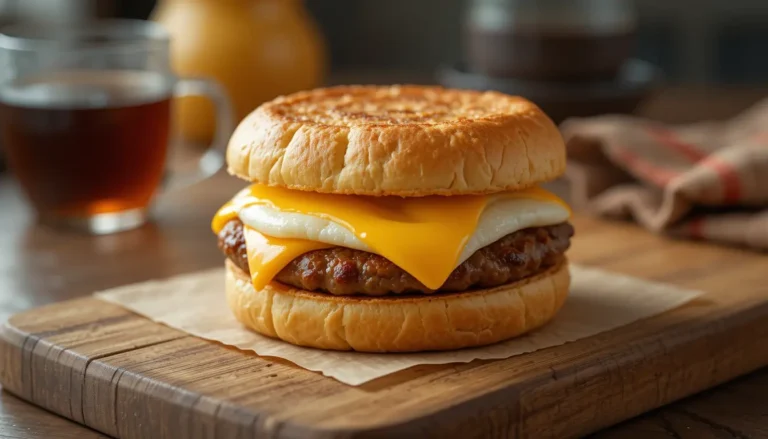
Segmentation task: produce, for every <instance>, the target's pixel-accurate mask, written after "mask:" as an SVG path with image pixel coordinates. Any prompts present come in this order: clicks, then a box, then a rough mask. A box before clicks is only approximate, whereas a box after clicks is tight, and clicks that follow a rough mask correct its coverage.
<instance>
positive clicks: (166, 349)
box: [0, 217, 768, 438]
mask: <svg viewBox="0 0 768 439" xmlns="http://www.w3.org/2000/svg"><path fill="white" fill-rule="evenodd" d="M574 224H575V226H576V228H577V230H579V234H578V235H577V237H576V238H575V240H574V246H573V248H572V250H571V251H570V252H569V254H570V257H571V258H572V259H573V260H574V261H576V262H579V263H582V264H585V265H590V266H600V267H603V268H606V269H609V270H613V271H617V272H621V273H626V274H630V275H635V276H640V277H643V278H649V279H654V280H660V281H664V282H669V283H673V284H677V285H681V286H684V287H689V288H698V289H702V290H704V291H706V292H707V294H706V295H705V296H703V297H702V298H700V299H696V300H695V301H693V302H691V303H690V304H688V305H685V306H683V307H681V308H678V309H677V310H673V311H671V312H667V313H665V314H662V315H659V316H656V317H653V318H650V319H646V320H643V321H641V322H637V323H635V324H632V325H629V326H626V327H624V328H620V329H618V330H615V331H611V332H608V333H604V334H600V335H598V336H595V337H590V338H587V339H584V340H580V341H577V342H574V343H569V344H566V345H563V346H559V347H555V348H550V349H546V350H543V351H539V352H535V353H533V354H527V355H522V356H518V357H513V358H510V359H507V360H500V361H484V362H473V363H469V364H460V365H442V366H429V367H416V368H413V369H410V370H407V371H404V372H401V373H398V374H394V375H392V376H389V377H385V378H382V379H380V380H376V381H374V382H372V383H370V384H368V385H364V386H361V387H357V388H356V387H349V386H346V385H343V384H340V383H338V382H336V381H334V380H332V379H329V378H325V377H323V376H321V375H319V374H316V373H312V372H308V371H305V370H303V369H300V368H298V367H295V366H292V365H290V364H286V363H282V362H278V361H274V360H272V359H265V358H260V357H258V356H255V355H252V354H248V353H245V352H241V351H238V350H236V349H230V348H226V347H224V346H221V345H219V344H216V343H211V342H206V341H203V340H200V339H196V338H194V337H189V336H186V335H185V334H183V333H181V332H179V331H176V330H173V329H170V328H167V327H165V326H163V325H159V324H156V323H154V322H151V321H149V320H146V319H144V318H142V317H139V316H137V315H135V314H132V313H130V312H128V311H125V310H123V309H121V308H119V307H117V306H114V305H110V304H106V303H103V302H100V301H98V300H96V299H92V298H84V299H78V300H75V301H71V302H63V303H58V304H54V305H49V306H47V307H44V308H40V309H36V310H32V311H27V312H25V313H22V314H20V315H18V316H15V317H12V318H11V319H10V321H9V324H8V326H6V328H5V331H4V333H3V340H4V342H3V344H2V345H1V346H2V347H1V348H0V358H3V360H2V361H3V367H2V374H1V375H0V378H1V381H2V383H3V385H4V386H5V387H6V389H7V390H10V391H11V392H13V393H15V394H17V395H20V396H21V397H23V398H24V399H28V400H30V401H32V402H34V403H35V404H38V405H41V406H43V407H45V408H47V409H49V410H51V411H53V412H54V413H58V414H60V415H62V416H65V417H67V418H69V419H73V420H75V421H77V422H79V423H82V424H85V425H88V426H89V427H92V428H94V429H96V430H99V431H101V432H104V433H106V434H109V435H112V436H117V437H121V438H141V437H168V438H170V437H213V436H217V437H218V436H221V437H231V436H237V437H261V435H265V436H270V437H345V436H347V435H357V434H362V433H365V434H366V435H367V436H375V437H393V436H401V435H404V436H417V435H418V436H422V435H423V436H430V437H445V436H446V435H448V434H453V435H459V436H461V437H569V436H577V435H583V434H586V433H590V432H593V431H595V430H597V429H600V428H603V427H606V426H609V425H612V424H615V423H617V422H619V421H622V420H624V419H627V418H630V417H633V416H636V415H638V414H641V413H643V412H645V411H648V410H650V409H653V408H655V407H658V406H660V405H663V404H666V403H669V402H671V401H674V400H677V399H679V398H682V397H684V396H687V395H690V394H692V393H694V392H697V391H700V390H703V389H706V388H708V387H711V386H714V385H717V384H719V383H721V382H724V381H726V380H729V379H731V378H733V377H735V376H738V375H741V374H744V373H747V372H750V371H752V370H754V369H756V368H758V367H760V366H763V365H765V364H768V349H764V348H765V343H764V342H763V340H765V339H766V338H767V337H768V285H767V284H766V283H765V273H764V269H765V267H768V257H767V256H764V255H758V254H754V253H749V252H745V251H740V250H734V249H726V248H720V247H715V246H709V245H703V244H697V243H690V242H679V241H669V240H664V239H662V238H658V237H653V236H650V235H648V234H647V233H646V232H644V231H641V230H640V229H638V228H636V227H635V226H633V225H628V224H613V223H606V222H603V221H599V220H595V219H589V218H582V217H576V218H575V219H574ZM715 267H717V269H713V268H715Z"/></svg>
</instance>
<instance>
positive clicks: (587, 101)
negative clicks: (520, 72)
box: [437, 59, 662, 123]
mask: <svg viewBox="0 0 768 439" xmlns="http://www.w3.org/2000/svg"><path fill="white" fill-rule="evenodd" d="M437 78H438V82H439V83H440V84H442V85H444V86H446V87H451V88H464V89H474V90H495V91H499V92H502V93H506V94H510V95H518V96H523V97H525V98H526V99H528V100H530V101H532V102H534V103H535V104H537V105H538V106H539V107H541V109H542V110H544V112H546V113H547V114H548V115H549V117H550V118H552V120H554V121H555V123H560V122H562V121H563V120H565V119H567V118H569V117H587V116H596V115H600V114H608V113H613V114H628V113H632V112H633V111H634V110H635V108H637V106H638V105H639V104H640V102H641V101H642V100H643V99H645V98H646V97H647V96H648V95H649V94H650V93H651V92H652V91H653V90H654V88H655V87H656V86H658V84H659V82H660V81H661V79H662V74H661V72H660V70H659V69H658V68H656V67H655V66H654V65H653V64H651V63H649V62H646V61H642V60H638V59H631V60H629V61H627V62H625V63H624V64H623V65H622V66H621V68H620V69H619V70H618V73H617V74H616V76H615V78H613V79H612V80H600V81H590V82H549V81H534V80H524V79H512V78H499V77H491V76H486V75H484V74H481V73H475V72H471V71H469V70H468V69H467V68H466V67H465V66H464V65H463V64H461V63H459V64H456V65H451V66H445V67H442V68H440V69H439V70H438V72H437Z"/></svg>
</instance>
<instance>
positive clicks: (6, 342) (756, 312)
mask: <svg viewBox="0 0 768 439" xmlns="http://www.w3.org/2000/svg"><path fill="white" fill-rule="evenodd" d="M62 306H66V302H65V303H64V305H62ZM29 312H30V311H26V312H25V313H24V314H26V313H29ZM126 312H127V311H126ZM127 313H129V314H132V313H130V312H127ZM766 316H768V302H763V303H761V304H759V306H757V307H749V308H745V309H740V310H736V311H734V312H733V313H730V314H727V315H724V316H722V318H720V319H718V320H717V321H716V322H715V323H716V324H714V325H713V324H712V322H701V324H700V326H701V327H702V328H705V327H712V328H715V329H712V330H711V333H710V334H709V336H708V337H709V338H702V339H700V340H699V342H700V343H704V344H707V343H708V341H707V340H709V339H710V338H712V337H718V336H720V337H724V336H725V334H726V333H727V332H728V331H727V330H728V329H729V328H728V327H727V325H726V326H724V325H723V323H722V322H726V323H729V324H731V325H732V326H731V329H733V327H734V325H735V327H737V329H738V327H739V325H740V326H742V327H744V328H747V329H743V330H744V331H746V332H747V333H751V332H753V331H752V330H751V329H749V328H750V326H749V325H750V324H757V323H759V321H761V320H763V321H765V317H766ZM744 317H749V318H747V319H745V318H744ZM13 321H14V319H13V318H12V319H10V320H9V322H7V323H6V324H5V325H4V326H3V331H2V333H0V335H2V336H1V337H0V354H2V357H3V358H5V359H6V360H4V361H6V362H8V363H7V364H11V363H13V361H12V358H16V361H15V363H17V365H18V368H17V372H16V373H17V375H18V376H21V377H23V376H24V375H23V373H24V372H23V370H24V366H23V363H24V361H25V355H26V356H27V357H28V358H27V360H26V361H28V362H29V364H31V365H33V366H31V367H34V364H37V365H38V366H40V365H44V364H45V361H48V360H49V359H48V358H47V357H46V356H45V355H43V354H42V352H41V350H40V349H35V346H37V345H38V344H39V343H40V342H43V343H46V340H45V338H44V337H39V336H37V335H36V334H33V333H25V332H24V331H23V330H22V329H20V328H18V327H16V326H13V324H12V322H13ZM157 325H159V324H157ZM765 326H766V329H765V330H766V331H767V332H768V324H766V325H765ZM44 335H45V334H43V336H44ZM650 338H651V337H650V336H648V337H646V338H645V339H640V340H637V341H636V342H634V344H638V345H648V344H649V343H650V342H649V340H648V339H650ZM657 338H658V337H657ZM743 339H746V338H743ZM753 340H755V341H754V342H753V343H756V340H757V339H753ZM687 343H690V341H686V340H681V341H680V342H679V345H684V344H687ZM676 346H677V345H673V346H672V347H676ZM609 348H610V347H609V346H606V347H605V349H609ZM552 349H557V347H554V348H552ZM748 350H749V349H744V350H743V351H744V352H746V351H748ZM46 352H47V351H46ZM8 354H10V355H8ZM661 355H662V356H664V355H669V352H664V353H663V354H661ZM62 356H64V358H65V359H67V357H68V356H78V354H77V352H76V351H73V350H67V349H64V350H62V351H61V352H60V353H59V354H58V358H59V359H61V357H62ZM108 360H109V356H106V357H104V358H99V359H94V360H92V361H89V365H88V366H87V368H86V370H85V374H84V375H83V376H84V377H86V379H88V377H89V376H90V375H91V374H89V373H88V368H90V367H111V366H109V364H108V363H104V362H105V361H108ZM498 361H504V360H498ZM638 361H639V360H638ZM765 364H768V355H766V357H765V358H761V359H760V360H759V361H755V362H752V363H749V364H746V363H744V364H742V367H739V368H736V369H731V371H733V372H735V373H733V374H730V373H729V374H724V375H723V376H722V377H721V379H715V380H713V381H709V382H707V383H706V384H702V385H701V386H697V387H695V388H690V389H688V391H687V392H681V393H680V394H676V395H673V396H672V397H670V398H667V399H665V400H664V401H662V403H661V404H658V405H654V406H653V407H650V408H647V409H644V410H640V411H637V412H636V413H633V414H629V415H628V416H623V417H621V418H619V419H614V420H611V422H609V423H607V424H604V425H592V426H590V427H589V428H587V429H586V430H584V431H582V432H580V434H586V433H589V432H591V431H594V430H596V429H598V428H601V427H604V426H606V425H611V424H612V423H613V422H618V421H621V420H623V419H628V418H629V417H632V416H634V415H637V414H639V413H643V412H644V411H647V410H648V409H652V408H655V407H658V406H661V405H664V404H668V403H670V402H673V401H675V400H678V399H681V398H684V397H686V396H689V395H691V394H694V393H697V392H699V391H701V390H704V389H706V388H709V387H712V386H714V385H717V384H720V383H722V382H725V381H728V380H730V379H733V378H735V377H737V376H740V375H742V374H745V373H748V372H750V371H752V370H755V369H757V368H759V367H761V366H764V365H765ZM619 366H622V365H621V364H618V363H617V365H616V366H615V367H619ZM628 366H632V364H629V365H628ZM9 369H11V368H7V367H4V370H3V373H2V374H0V377H2V384H3V386H4V387H5V388H6V389H7V390H9V391H11V393H14V394H17V395H18V396H20V397H21V398H22V399H25V400H29V401H31V402H33V403H36V404H39V405H41V406H43V407H45V408H46V409H48V410H51V411H53V412H55V413H57V414H60V415H62V416H65V417H67V418H69V419H73V420H75V421H78V420H77V419H74V418H73V416H72V413H71V412H67V411H66V410H62V409H61V407H56V406H55V405H52V404H50V403H46V401H40V400H36V398H34V395H30V394H29V390H28V389H25V388H24V387H25V386H24V384H25V383H24V380H20V381H13V380H9V379H8V378H9V375H8V372H7V371H8V370H9ZM590 370H591V372H590ZM91 371H92V369H91ZM32 372H33V371H30V372H29V373H30V374H31V373H32ZM563 372H564V371H560V372H559V373H557V372H556V371H550V370H547V372H546V373H537V374H535V375H536V377H537V378H536V379H535V380H534V381H528V382H526V383H523V385H522V387H520V386H521V385H520V384H517V385H514V384H511V385H506V386H504V387H500V388H498V389H494V390H493V391H491V392H490V393H489V394H486V395H484V396H485V397H487V398H486V399H491V400H493V401H485V402H484V403H481V404H479V403H478V399H480V397H477V398H474V399H470V400H466V401H462V402H461V403H459V404H456V405H454V406H450V407H447V408H444V409H443V410H441V411H436V412H433V413H425V414H424V415H423V416H419V417H414V418H412V419H405V420H403V421H402V422H399V423H391V424H387V425H376V426H372V427H371V428H352V429H340V428H334V429H323V428H319V429H318V428H313V427H309V430H307V428H308V427H307V426H305V425H302V424H300V423H295V422H293V421H290V420H289V421H280V423H279V425H277V429H278V431H279V434H280V435H281V437H282V436H285V437H297V435H298V436H301V437H309V436H308V434H309V435H318V436H319V437H328V435H333V436H336V435H338V436H340V437H341V436H347V435H355V434H370V435H373V436H377V435H388V434H392V433H397V434H407V433H413V432H414V431H416V432H418V431H422V428H423V427H424V425H423V424H424V423H425V422H426V423H429V422H430V421H433V420H435V421H437V419H436V418H438V417H446V416H447V417H454V416H456V415H455V414H454V415H452V414H451V413H453V412H456V413H458V412H461V411H462V410H466V409H467V408H468V406H473V405H474V406H475V410H474V411H475V412H477V413H478V414H479V413H482V412H483V410H485V409H487V408H488V407H495V409H500V408H503V409H505V410H508V411H513V412H514V410H515V409H517V410H519V411H518V415H519V416H518V419H516V420H514V422H512V423H510V424H509V426H510V427H512V428H514V429H515V431H516V433H515V434H521V435H523V436H524V435H525V433H526V431H527V430H526V424H525V422H523V421H522V419H523V418H524V417H525V416H531V415H534V416H540V415H541V413H542V411H541V410H542V409H541V408H537V407H536V404H535V401H537V400H541V395H540V394H541V392H542V391H545V390H553V391H561V390H562V389H564V388H565V387H564V386H565V384H564V380H566V379H567V378H568V377H569V374H568V373H565V374H563ZM590 373H592V374H593V375H596V376H599V375H601V374H602V375H604V374H605V372H601V370H600V368H599V366H598V365H590V366H588V367H587V368H586V369H585V370H582V371H581V372H580V374H581V376H582V379H586V378H588V377H589V375H590ZM557 375H559V376H557ZM726 375H727V376H726ZM139 378H140V379H141V380H148V381H157V380H155V379H154V378H147V377H140V376H139ZM327 379H329V378H327ZM19 382H21V386H19V385H14V384H18V383H19ZM83 385H84V384H83ZM552 386H554V389H552ZM171 387H172V386H171ZM175 389H182V390H184V389H183V388H180V387H175ZM536 389H538V394H537V390H536ZM184 391H186V390H184ZM511 394H513V395H519V396H520V399H519V400H517V401H515V402H514V403H511V404H509V401H510V396H511ZM58 396H59V397H60V396H61V395H58ZM201 396H202V395H201ZM46 400H47V399H46ZM52 400H53V401H56V400H57V397H53V398H52ZM494 401H495V402H494ZM531 401H533V402H531ZM164 402H166V403H167V402H168V401H164ZM225 403H226V402H225ZM497 403H500V404H501V405H498V404H497ZM528 403H531V404H532V405H531V406H527V405H526V404H528ZM226 404H230V403H226ZM507 404H509V405H507ZM68 405H70V406H71V404H68ZM526 410H530V411H529V412H528V413H526V412H525V411H526ZM543 410H544V411H546V410H547V408H546V407H545V408H544V409H543ZM196 414H199V413H196ZM254 414H255V415H257V416H258V413H255V412H254ZM433 418H435V419H433ZM214 421H215V419H214ZM257 421H258V422H255V423H254V424H253V427H254V428H253V429H252V431H250V432H251V433H252V434H254V435H256V434H263V433H268V432H271V433H274V432H275V429H274V428H275V427H276V425H272V426H271V427H269V429H268V430H265V428H266V427H265V422H263V420H257ZM78 422H79V421H78ZM81 423H82V422H81ZM267 424H270V423H269V422H267ZM85 425H88V426H90V427H94V428H96V426H94V425H91V423H85ZM97 429H99V428H97ZM99 430H100V431H102V432H104V433H106V434H111V435H116V433H118V432H115V431H104V429H103V428H101V429H99Z"/></svg>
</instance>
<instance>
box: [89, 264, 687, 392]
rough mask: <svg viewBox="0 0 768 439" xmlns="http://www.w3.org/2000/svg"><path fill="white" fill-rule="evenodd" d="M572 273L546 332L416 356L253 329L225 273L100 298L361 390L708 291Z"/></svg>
mask: <svg viewBox="0 0 768 439" xmlns="http://www.w3.org/2000/svg"><path fill="white" fill-rule="evenodd" d="M571 273H572V276H573V279H572V285H571V292H570V295H569V297H568V300H567V301H566V303H565V305H564V306H563V308H562V309H561V311H560V313H559V314H558V315H557V316H556V317H555V318H554V320H553V321H552V322H551V323H549V324H548V325H546V326H544V327H543V328H541V329H539V330H536V331H534V332H532V333H530V334H528V335H525V336H523V337H519V338H516V339H512V340H510V341H506V342H502V343H498V344H495V345H491V346H487V347H481V348H473V349H463V350H458V351H449V352H429V353H415V354H364V353H356V352H333V351H323V350H318V349H311V348H303V347H299V346H294V345H291V344H288V343H285V342H282V341H279V340H274V339H271V338H269V337H264V336H261V335H259V334H256V333H254V332H251V331H249V330H247V329H245V328H244V327H243V326H241V325H240V323H238V322H237V321H236V320H235V318H234V317H233V316H232V314H231V312H230V311H229V308H228V307H227V304H226V300H225V298H224V291H223V288H224V270H223V269H214V270H209V271H204V272H198V273H194V274H187V275H182V276H178V277H174V278H170V279H166V280H160V281H151V282H144V283H140V284H134V285H128V286H123V287H119V288H114V289H111V290H107V291H102V292H98V293H95V295H96V297H98V298H99V299H102V300H105V301H108V302H112V303H115V304H117V305H121V306H123V307H125V308H127V309H129V310H131V311H134V312H136V313H138V314H141V315H143V316H145V317H148V318H150V319H152V320H154V321H157V322H160V323H164V324H166V325H168V326H170V327H173V328H176V329H180V330H182V331H185V332H187V333H189V334H191V335H194V336H197V337H201V338H205V339H208V340H215V341H218V342H220V343H223V344H226V345H231V346H235V347H237V348H240V349H243V350H250V351H253V352H256V353H257V354H259V355H264V356H272V357H279V358H282V359H285V360H288V361H290V362H292V363H294V364H296V365H298V366H301V367H303V368H305V369H309V370H312V371H317V372H321V373H322V374H323V375H326V376H329V377H333V378H335V379H337V380H339V381H341V382H343V383H346V384H349V385H353V386H355V385H360V384H363V383H365V382H367V381H371V380H373V379H376V378H379V377H382V376H385V375H388V374H391V373H394V372H397V371H400V370H403V369H407V368H409V367H412V366H416V365H419V364H446V363H466V362H469V361H472V360H475V359H483V360H491V359H501V358H508V357H511V356H514V355H520V354H524V353H526V352H533V351H536V350H539V349H544V348H548V347H552V346H557V345H561V344H564V343H567V342H570V341H574V340H578V339H581V338H585V337H589V336H591V335H595V334H597V333H600V332H604V331H608V330H611V329H614V328H617V327H619V326H623V325H626V324H628V323H631V322H634V321H636V320H639V319H642V318H646V317H650V316H653V315H655V314H660V313H662V312H664V311H667V310H670V309H672V308H675V307H677V306H680V305H682V304H683V303H685V302H688V301H689V300H691V299H693V298H694V297H696V296H698V295H699V294H701V292H699V291H691V290H683V289H680V288H677V287H673V286H670V285H663V284H658V283H652V282H648V281H644V280H641V279H636V278H632V277H627V276H622V275H618V274H613V273H608V272H605V271H602V270H596V269H593V268H585V267H580V266H573V265H572V266H571Z"/></svg>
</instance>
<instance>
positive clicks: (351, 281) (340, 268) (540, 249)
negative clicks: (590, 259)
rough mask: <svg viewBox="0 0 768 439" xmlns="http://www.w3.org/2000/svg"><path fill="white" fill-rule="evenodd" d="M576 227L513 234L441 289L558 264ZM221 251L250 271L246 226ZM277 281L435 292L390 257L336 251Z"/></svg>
mask: <svg viewBox="0 0 768 439" xmlns="http://www.w3.org/2000/svg"><path fill="white" fill-rule="evenodd" d="M572 236H573V226H571V224H570V223H561V224H556V225H553V226H547V227H532V228H528V229H524V230H520V231H517V232H515V233H511V234H509V235H507V236H504V237H503V238H501V239H499V240H498V241H496V242H494V243H492V244H490V245H488V246H486V247H484V248H482V249H480V250H478V251H476V252H475V253H474V254H473V255H472V256H470V257H469V259H467V260H466V261H464V262H463V263H462V264H461V265H459V266H458V267H456V269H455V270H453V272H452V273H451V274H450V276H449V277H448V279H447V280H446V282H445V283H444V284H443V285H442V286H441V287H440V288H439V289H438V290H437V291H464V290H469V289H472V288H491V287H495V286H499V285H503V284H507V283H510V282H515V281H518V280H520V279H523V278H526V277H528V276H531V275H534V274H536V273H539V272H541V271H544V270H546V269H547V268H549V267H551V266H553V265H556V264H557V263H559V262H560V261H561V260H562V259H563V257H564V256H563V253H564V252H565V251H566V250H567V249H568V247H569V246H570V238H571V237H572ZM219 248H220V249H221V251H222V252H223V253H224V254H225V255H226V256H227V257H228V258H229V259H231V260H232V261H233V262H234V263H235V264H236V265H237V266H238V267H240V268H241V269H242V270H243V271H245V272H249V269H248V256H247V252H246V246H245V237H244V236H243V223H242V222H240V220H238V219H234V220H232V221H230V222H228V223H227V224H226V225H225V226H224V228H223V229H222V230H221V232H220V233H219ZM275 280H276V281H278V282H281V283H283V284H286V285H290V286H293V287H296V288H301V289H303V290H309V291H323V292H326V293H330V294H335V295H355V294H364V295H369V296H382V295H385V294H413V293H423V294H430V293H434V292H435V291H434V290H430V289H429V288H427V287H426V286H424V285H423V284H422V283H421V282H419V281H418V280H416V279H415V278H414V277H413V276H411V275H410V274H408V273H406V272H405V271H404V270H403V269H402V268H400V267H398V266H397V265H395V264H393V263H392V262H390V261H389V260H387V259H386V258H384V257H382V256H379V255H375V254H373V253H368V252H364V251H360V250H353V249H349V248H343V247H334V248H330V249H324V250H315V251H311V252H309V253H305V254H303V255H301V256H299V257H298V258H296V259H294V260H293V261H291V262H290V263H289V264H288V265H287V266H286V267H285V268H283V269H282V270H281V271H280V273H278V275H277V276H276V277H275Z"/></svg>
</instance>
